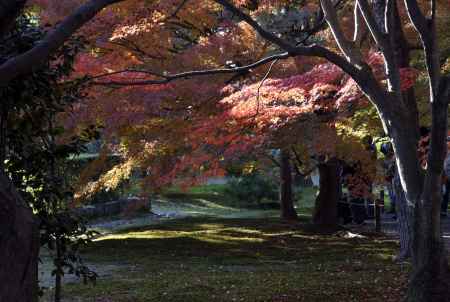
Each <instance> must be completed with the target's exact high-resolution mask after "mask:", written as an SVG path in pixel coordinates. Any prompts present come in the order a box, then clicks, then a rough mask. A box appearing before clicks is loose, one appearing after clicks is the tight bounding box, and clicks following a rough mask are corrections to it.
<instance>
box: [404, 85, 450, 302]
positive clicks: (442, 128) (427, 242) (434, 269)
mask: <svg viewBox="0 0 450 302" xmlns="http://www.w3.org/2000/svg"><path fill="white" fill-rule="evenodd" d="M447 85H450V84H448V83H447ZM449 88H450V87H448V86H446V85H440V87H439V89H438V90H437V91H436V92H435V94H432V96H431V97H432V99H431V110H432V127H431V138H430V149H429V152H428V158H427V168H426V172H425V177H424V180H423V186H422V190H421V194H420V195H419V198H418V199H417V200H414V205H415V212H414V226H413V234H414V237H413V244H412V262H413V275H412V278H411V282H410V286H409V288H408V301H409V302H444V301H448V300H449V298H450V270H449V266H448V260H447V256H448V255H447V252H446V250H445V246H444V242H443V238H442V233H441V217H440V206H441V200H442V190H441V188H442V170H443V163H444V159H445V156H446V153H447V143H446V137H447V122H448V121H447V111H448V103H447V102H448V99H449V97H450V91H449V90H450V89H449ZM408 189H409V188H406V190H405V192H408ZM407 199H408V195H407ZM408 201H409V200H408Z"/></svg>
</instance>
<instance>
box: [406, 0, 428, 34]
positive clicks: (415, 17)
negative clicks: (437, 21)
mask: <svg viewBox="0 0 450 302" xmlns="http://www.w3.org/2000/svg"><path fill="white" fill-rule="evenodd" d="M404 2H405V6H406V10H407V13H408V16H409V18H410V19H411V22H412V24H413V25H414V27H415V28H416V30H417V32H418V33H419V34H420V35H421V36H425V35H426V34H427V32H428V25H427V24H428V22H427V18H426V17H425V15H424V14H423V13H422V11H421V10H420V7H419V4H418V3H417V0H404Z"/></svg>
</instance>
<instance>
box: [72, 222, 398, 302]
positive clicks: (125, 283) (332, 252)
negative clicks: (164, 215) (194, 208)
mask: <svg viewBox="0 0 450 302" xmlns="http://www.w3.org/2000/svg"><path fill="white" fill-rule="evenodd" d="M396 250H397V246H396V244H395V243H394V242H392V241H390V240H387V239H386V238H383V237H379V238H366V239H360V238H359V239H358V238H356V239H355V238H354V239H345V238H342V237H339V236H336V235H335V234H330V233H323V232H317V231H316V230H314V228H312V227H311V226H310V225H308V224H307V223H305V222H304V221H300V222H298V223H285V222H282V221H280V220H277V219H213V218H206V219H205V218H201V219H200V218H196V219H182V220H175V221H170V222H167V223H164V224H161V225H154V226H149V227H144V228H135V229H129V230H125V231H120V232H117V233H115V234H112V235H108V236H105V237H103V238H100V239H99V240H97V241H96V242H94V243H93V244H92V245H91V246H90V248H89V249H87V250H86V251H85V252H84V254H85V256H86V258H87V260H88V261H90V262H92V263H111V262H113V263H114V262H120V263H126V265H127V267H128V268H129V269H123V270H121V271H120V272H118V273H117V274H115V275H114V276H112V278H110V279H108V280H104V281H102V280H100V281H99V285H98V286H96V287H90V288H88V289H86V288H82V287H81V286H79V285H70V286H68V287H67V288H66V290H67V295H68V296H77V297H78V298H79V299H81V300H73V301H82V302H84V301H114V302H116V301H117V302H122V301H124V302H125V301H170V302H178V301H180V302H181V301H187V302H191V301H192V302H196V301H251V302H254V301H261V302H262V301H280V302H290V301H308V302H310V301H311V302H315V301H326V300H328V301H329V302H337V301H355V302H356V301H358V302H360V301H370V302H375V301H381V300H380V297H382V296H385V297H386V298H383V301H400V298H399V297H400V296H401V295H402V293H403V290H404V285H405V280H406V272H407V268H406V269H405V268H403V267H400V266H399V265H397V264H394V263H393V262H392V260H391V259H390V258H391V257H392V256H393V255H394V254H395V253H396ZM131 268H132V269H131ZM83 297H85V300H83V299H84V298H83ZM105 297H111V298H110V300H100V299H104V298H105ZM96 299H97V300H96ZM67 301H72V300H67Z"/></svg>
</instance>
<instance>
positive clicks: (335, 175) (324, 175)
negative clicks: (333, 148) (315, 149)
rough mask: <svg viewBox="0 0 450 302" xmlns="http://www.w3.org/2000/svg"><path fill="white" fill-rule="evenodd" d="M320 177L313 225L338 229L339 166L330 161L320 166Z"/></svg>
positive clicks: (334, 161) (336, 162)
mask: <svg viewBox="0 0 450 302" xmlns="http://www.w3.org/2000/svg"><path fill="white" fill-rule="evenodd" d="M318 168H319V176H320V186H319V194H318V195H317V197H316V204H315V208H314V214H313V223H314V224H316V225H318V226H324V227H330V228H337V226H338V215H337V204H338V201H339V192H340V177H339V164H338V161H337V160H330V161H328V162H326V163H321V164H319V166H318Z"/></svg>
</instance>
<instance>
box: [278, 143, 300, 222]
mask: <svg viewBox="0 0 450 302" xmlns="http://www.w3.org/2000/svg"><path fill="white" fill-rule="evenodd" d="M280 157H281V158H280V206H281V218H283V219H286V220H295V219H297V218H298V217H297V212H296V211H295V208H294V199H293V196H292V169H291V163H290V157H289V151H287V150H281V156H280Z"/></svg>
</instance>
